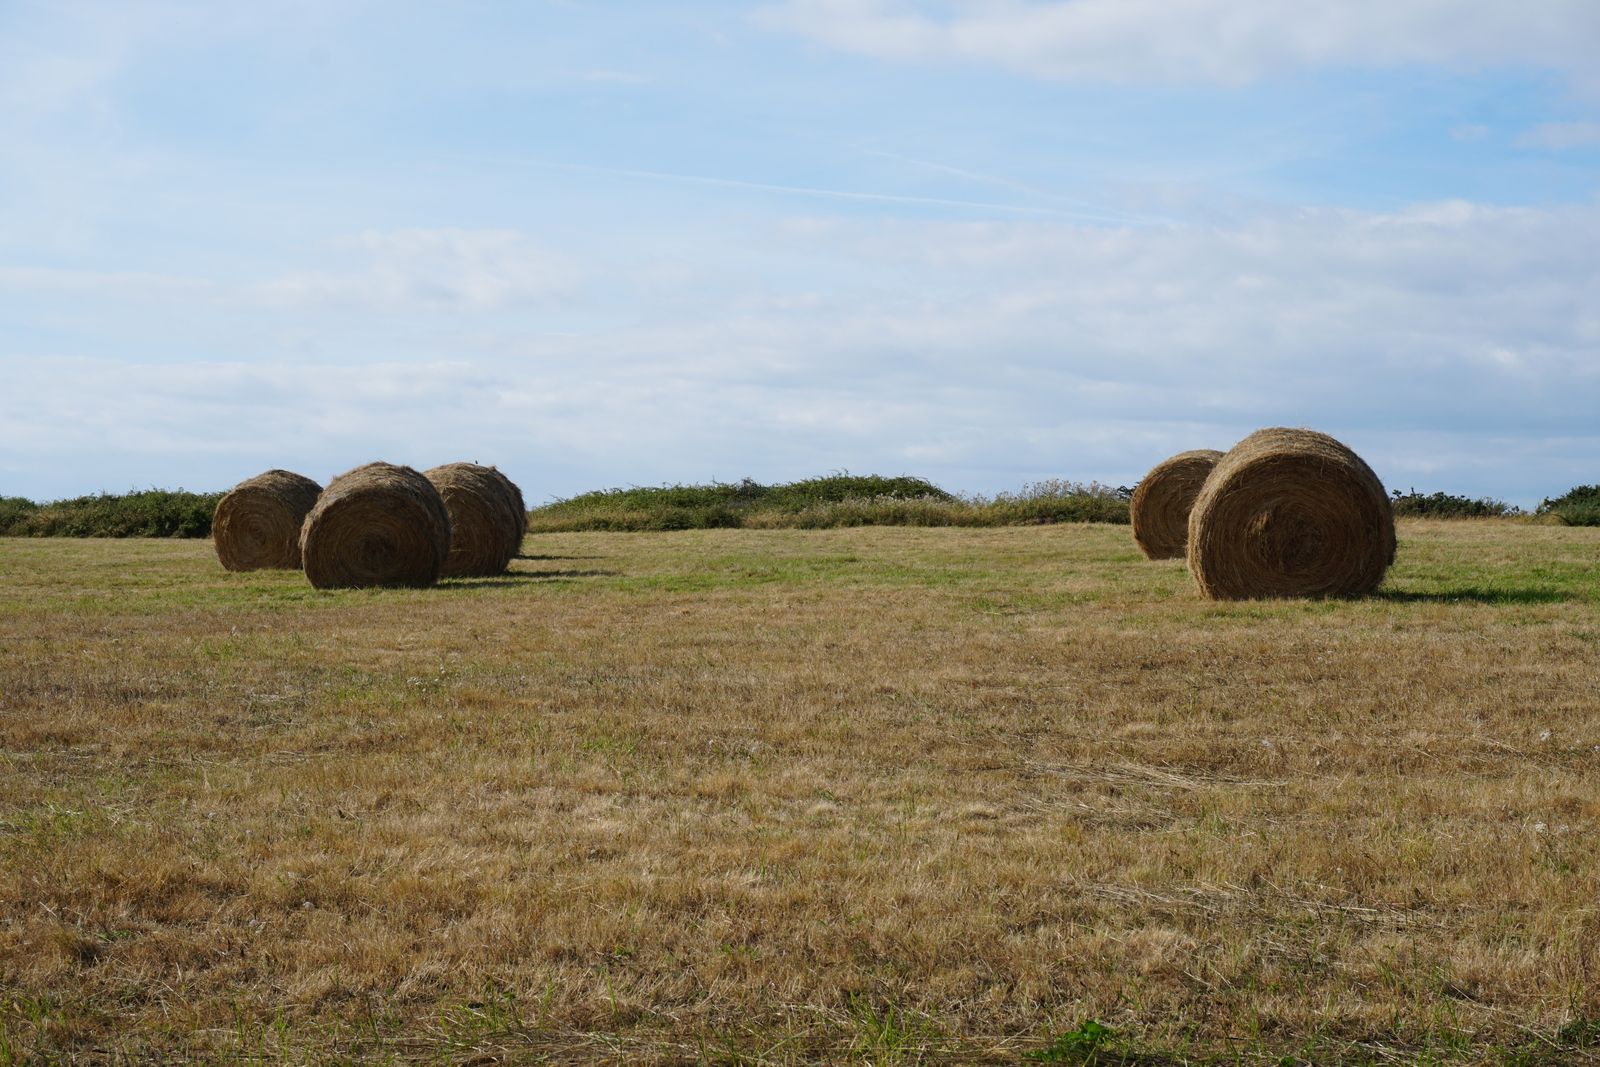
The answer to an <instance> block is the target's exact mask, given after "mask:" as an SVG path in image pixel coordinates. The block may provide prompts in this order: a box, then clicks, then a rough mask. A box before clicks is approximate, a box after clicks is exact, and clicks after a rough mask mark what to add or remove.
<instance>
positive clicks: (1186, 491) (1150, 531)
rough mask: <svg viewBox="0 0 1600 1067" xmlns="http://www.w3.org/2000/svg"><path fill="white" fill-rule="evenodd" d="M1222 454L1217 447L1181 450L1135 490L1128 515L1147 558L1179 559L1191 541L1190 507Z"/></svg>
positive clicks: (1159, 464) (1163, 462) (1140, 549)
mask: <svg viewBox="0 0 1600 1067" xmlns="http://www.w3.org/2000/svg"><path fill="white" fill-rule="evenodd" d="M1221 458H1222V453H1221V452H1218V451H1217V450H1216V449H1214V448H1197V449H1195V450H1194V451H1192V452H1179V453H1178V454H1177V455H1176V456H1173V457H1172V458H1171V459H1167V460H1162V461H1161V462H1160V463H1157V464H1156V465H1155V466H1154V467H1152V468H1150V473H1149V474H1146V475H1145V476H1144V477H1143V478H1142V479H1140V481H1139V487H1138V488H1137V489H1135V490H1134V491H1133V499H1132V500H1130V501H1129V502H1128V516H1129V520H1130V521H1131V522H1132V523H1133V540H1134V542H1135V543H1136V544H1138V546H1139V551H1141V552H1143V553H1144V554H1145V558H1146V559H1179V558H1181V557H1182V556H1183V554H1184V548H1185V546H1186V545H1188V543H1189V509H1190V508H1192V507H1193V506H1194V498H1195V497H1196V496H1198V495H1199V493H1200V487H1201V486H1202V485H1204V484H1205V481H1206V477H1207V476H1208V475H1209V474H1210V473H1211V470H1212V468H1213V467H1215V466H1216V465H1217V461H1218V460H1220V459H1221Z"/></svg>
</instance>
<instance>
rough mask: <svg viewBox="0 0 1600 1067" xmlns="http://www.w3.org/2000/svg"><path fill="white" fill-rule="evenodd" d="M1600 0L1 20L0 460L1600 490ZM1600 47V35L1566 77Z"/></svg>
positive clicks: (169, 10)
mask: <svg viewBox="0 0 1600 1067" xmlns="http://www.w3.org/2000/svg"><path fill="white" fill-rule="evenodd" d="M1597 54H1600V7H1596V6H1595V5H1594V4H1593V3H1592V2H1590V0H1583V2H1569V0H1528V2H1525V3H1524V4H1521V5H1516V6H1513V5H1505V4H1490V3H1471V2H1460V0H1454V2H1444V0H1385V2H1384V3H1381V4H1379V3H1376V2H1369V0H1351V2H1345V3H1329V4H1324V5H1321V6H1319V7H1314V8H1304V7H1295V6H1293V5H1283V4H1281V3H1269V2H1266V0H1159V2H1158V0H972V2H965V3H964V2H944V3H938V2H923V3H918V2H911V0H906V2H894V0H773V2H767V3H739V2H733V0H703V2H683V3H665V2H661V3H654V2H638V3H633V4H629V5H625V6H619V5H614V4H613V5H601V4H588V3H582V2H578V0H570V2H555V0H550V2H522V3H494V2H478V3H451V4H443V3H437V4H433V3H401V2H383V3H380V2H375V0H371V2H367V0H320V2H317V3H310V2H272V0H257V2H253V3H248V4H246V3H231V2H228V0H207V2H203V3H201V2H194V3H190V2H174V0H166V2H154V0H150V2H146V0H118V2H97V0H77V2H59V0H57V2H50V3H30V2H27V0H10V2H9V3H6V4H0V373H3V377H4V380H5V382H6V383H7V384H6V387H5V388H4V390H0V495H25V496H30V497H34V498H36V499H49V498H55V497H61V496H67V495H76V494H79V493H84V492H94V491H98V490H102V489H104V490H109V491H121V490H125V489H127V488H129V487H130V486H139V487H142V486H149V485H158V486H170V487H177V486H179V485H182V486H185V487H188V488H191V489H214V488H225V487H227V486H229V485H231V484H233V483H234V482H237V481H239V480H241V479H243V478H245V477H249V476H251V475H253V474H256V473H258V472H259V471H261V470H263V469H266V468H268V467H287V468H290V469H293V470H298V471H300V472H302V473H305V474H307V475H309V476H311V477H313V478H316V479H318V480H325V479H326V478H328V477H329V476H330V475H332V474H334V473H337V472H338V471H340V470H344V469H346V468H348V467H351V466H354V465H356V464H357V463H362V462H366V461H368V460H371V459H376V458H383V459H388V460H390V461H393V462H403V463H411V464H414V465H417V466H419V467H420V466H432V465H435V464H438V463H443V462H450V461H453V460H460V459H468V460H478V461H481V462H485V463H491V462H492V463H497V464H499V465H500V466H501V467H502V468H504V469H505V470H507V472H508V473H510V474H511V475H512V477H513V478H515V479H516V480H517V481H518V482H519V483H520V484H521V485H522V486H523V488H524V490H525V492H526V494H527V495H528V496H529V497H530V498H531V499H532V500H535V501H538V500H543V499H548V498H551V497H556V496H562V495H568V494H571V493H574V492H581V491H583V490H586V489H591V488H595V487H598V486H603V485H621V484H629V483H635V484H656V483H660V482H676V481H704V480H707V479H712V478H717V479H723V480H733V479H737V478H740V477H744V476H751V477H755V478H757V479H759V480H762V481H775V480H785V479H790V478H798V477H805V476H810V475H814V474H819V473H824V472H826V471H829V470H834V469H848V470H851V471H853V472H856V473H868V472H877V473H883V474H899V473H912V474H919V475H923V476H926V477H929V478H932V479H933V480H934V481H936V482H938V483H940V484H941V485H944V486H946V487H947V488H951V489H957V490H964V491H968V492H994V491H996V490H1001V489H1008V488H1015V487H1017V486H1018V485H1020V484H1021V483H1022V482H1025V481H1030V480H1036V479H1039V478H1047V477H1066V478H1075V479H1081V480H1089V479H1098V480H1100V481H1103V482H1109V483H1112V484H1127V483H1131V482H1132V481H1133V480H1134V479H1137V478H1138V477H1139V476H1140V475H1141V474H1142V473H1143V471H1144V470H1146V469H1148V468H1149V467H1150V466H1151V465H1153V464H1154V463H1156V462H1158V461H1159V460H1161V459H1163V458H1165V457H1166V456H1167V455H1170V454H1171V453H1174V452H1177V451H1181V450H1184V449H1188V448H1198V447H1215V448H1226V447H1228V446H1229V445H1231V444H1232V443H1233V442H1234V441H1236V440H1238V439H1239V438H1240V437H1242V436H1244V435H1245V434H1247V433H1249V432H1250V431H1251V430H1254V429H1256V428H1258V427H1261V426H1267V425H1284V424H1287V425H1309V426H1312V427H1314V428H1317V429H1321V430H1325V431H1327V432H1329V433H1332V434H1334V435H1335V436H1338V437H1340V438H1341V439H1343V440H1345V441H1346V442H1347V443H1349V444H1350V445H1352V446H1353V447H1355V448H1356V449H1357V450H1358V451H1359V452H1361V453H1362V454H1363V455H1364V456H1365V457H1366V458H1367V459H1368V460H1369V462H1371V463H1372V465H1373V467H1374V468H1375V469H1376V470H1377V472H1378V474H1379V476H1380V477H1381V478H1382V479H1383V480H1384V481H1385V483H1386V484H1388V485H1390V486H1395V487H1399V488H1407V487H1410V486H1413V485H1414V486H1415V487H1417V488H1418V489H1421V490H1425V491H1432V490H1444V491H1448V492H1456V493H1465V494H1469V495H1474V496H1476V495H1481V494H1487V495H1492V496H1496V497H1499V498H1502V499H1506V500H1509V501H1512V502H1514V503H1519V504H1522V505H1524V506H1529V505H1532V504H1536V503H1537V502H1538V500H1539V499H1540V498H1541V497H1543V496H1545V495H1554V494H1556V493H1559V492H1562V491H1564V490H1565V489H1566V488H1568V487H1570V486H1572V485H1575V484H1580V483H1594V482H1597V481H1600V423H1597V420H1596V418H1595V415H1594V412H1595V411H1596V410H1600V297H1597V294H1600V200H1597V197H1596V192H1597V189H1600V73H1597V72H1596V66H1595V64H1594V63H1593V62H1592V57H1593V56H1594V55H1597ZM1586 60H1587V62H1586Z"/></svg>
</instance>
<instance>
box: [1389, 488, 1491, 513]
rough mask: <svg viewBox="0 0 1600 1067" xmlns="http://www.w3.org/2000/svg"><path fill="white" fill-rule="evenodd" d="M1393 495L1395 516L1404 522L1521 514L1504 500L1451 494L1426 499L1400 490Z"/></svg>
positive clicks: (1441, 494) (1417, 494)
mask: <svg viewBox="0 0 1600 1067" xmlns="http://www.w3.org/2000/svg"><path fill="white" fill-rule="evenodd" d="M1391 492H1392V494H1393V496H1394V501H1393V503H1394V514H1395V517H1396V518H1401V519H1489V518H1496V517H1498V516H1502V515H1515V514H1518V511H1517V509H1516V508H1513V507H1511V506H1510V505H1508V504H1506V503H1505V502H1504V501H1501V500H1491V499H1490V498H1488V497H1486V496H1485V497H1479V498H1477V499H1472V498H1471V497H1464V496H1451V495H1450V494H1449V493H1434V494H1432V495H1431V496H1423V495H1422V494H1421V493H1419V492H1417V491H1416V490H1415V489H1412V490H1411V491H1410V492H1407V493H1402V492H1400V490H1398V489H1395V490H1392V491H1391Z"/></svg>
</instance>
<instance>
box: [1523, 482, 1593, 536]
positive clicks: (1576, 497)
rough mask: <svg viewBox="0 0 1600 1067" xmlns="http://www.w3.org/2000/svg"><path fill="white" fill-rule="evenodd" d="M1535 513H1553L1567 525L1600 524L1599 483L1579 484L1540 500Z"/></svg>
mask: <svg viewBox="0 0 1600 1067" xmlns="http://www.w3.org/2000/svg"><path fill="white" fill-rule="evenodd" d="M1537 514H1540V515H1554V516H1555V517H1556V518H1558V519H1560V520H1561V521H1562V523H1563V524H1565V525H1567V526H1600V485H1579V486H1575V487H1573V488H1571V489H1568V490H1567V491H1566V492H1565V493H1563V494H1562V495H1561V496H1558V497H1555V498H1554V499H1548V498H1547V499H1545V500H1543V501H1541V502H1540V504H1539V507H1538V510H1537Z"/></svg>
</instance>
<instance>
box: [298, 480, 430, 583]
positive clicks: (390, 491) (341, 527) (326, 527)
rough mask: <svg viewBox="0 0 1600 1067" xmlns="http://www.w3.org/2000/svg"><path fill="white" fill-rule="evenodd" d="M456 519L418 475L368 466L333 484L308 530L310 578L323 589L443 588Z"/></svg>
mask: <svg viewBox="0 0 1600 1067" xmlns="http://www.w3.org/2000/svg"><path fill="white" fill-rule="evenodd" d="M449 552H450V514H449V512H448V511H446V510H445V506H444V501H443V500H441V499H440V498H439V491H438V490H437V489H435V488H434V487H433V483H432V482H430V481H428V479H426V478H424V477H423V476H422V475H420V474H418V473H417V472H416V471H414V470H412V469H411V468H410V467H397V466H395V465H394V464H392V463H368V464H367V465H366V466H364V467H357V468H356V469H355V470H352V471H346V472H345V473H344V474H341V475H339V477H337V478H335V479H334V480H333V481H331V482H329V483H328V488H326V489H324V490H323V491H322V495H321V496H320V497H318V498H317V506H316V507H314V508H312V509H311V513H310V514H309V515H307V516H306V521H305V525H304V526H302V527H301V530H300V554H301V556H302V557H303V559H304V561H305V571H306V577H307V578H308V579H310V581H311V584H312V585H313V586H315V587H316V588H318V589H344V588H352V587H358V586H374V585H402V586H412V587H422V586H428V585H432V584H433V583H434V582H436V581H438V580H439V570H440V568H441V567H443V566H444V559H445V556H447V555H448V554H449Z"/></svg>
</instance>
